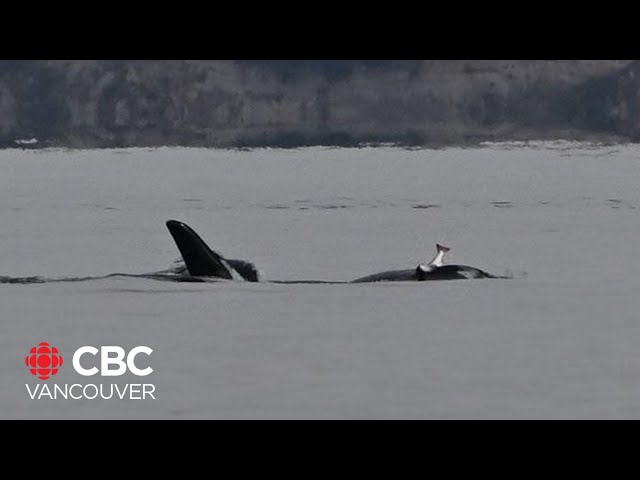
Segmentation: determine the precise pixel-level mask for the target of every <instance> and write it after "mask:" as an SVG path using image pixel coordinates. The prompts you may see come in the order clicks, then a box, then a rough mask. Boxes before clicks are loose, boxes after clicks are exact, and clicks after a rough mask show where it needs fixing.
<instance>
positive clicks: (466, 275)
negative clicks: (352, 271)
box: [351, 243, 503, 283]
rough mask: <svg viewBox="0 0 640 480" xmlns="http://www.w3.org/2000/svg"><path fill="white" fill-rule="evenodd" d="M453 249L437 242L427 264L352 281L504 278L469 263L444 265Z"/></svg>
mask: <svg viewBox="0 0 640 480" xmlns="http://www.w3.org/2000/svg"><path fill="white" fill-rule="evenodd" d="M449 250H451V249H450V248H449V247H445V246H444V245H440V244H439V243H436V255H435V257H433V259H432V260H431V261H430V262H428V263H427V264H419V265H418V266H417V267H416V268H412V269H408V270H389V271H386V272H380V273H374V274H373V275H367V276H366V277H362V278H357V279H355V280H352V282H351V283H371V282H402V281H414V282H424V281H429V280H466V279H470V278H503V277H498V276H496V275H492V274H490V273H487V272H485V271H484V270H480V269H479V268H476V267H470V266H469V265H444V255H445V254H446V253H447V252H448V251H449Z"/></svg>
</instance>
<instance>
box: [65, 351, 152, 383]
mask: <svg viewBox="0 0 640 480" xmlns="http://www.w3.org/2000/svg"><path fill="white" fill-rule="evenodd" d="M98 352H100V370H98V367H95V366H94V367H91V368H85V367H83V366H82V365H81V364H80V361H81V358H82V357H83V356H85V355H93V356H95V355H97V354H98ZM151 352H153V350H152V349H150V348H149V347H135V348H132V349H131V350H130V351H129V353H128V354H127V360H126V363H125V362H124V361H123V358H124V357H125V351H124V348H122V347H116V346H108V347H101V348H100V350H98V349H97V348H96V347H89V346H87V347H80V348H79V349H78V350H76V353H74V354H73V368H75V370H76V372H78V373H79V374H80V375H84V376H85V377H90V376H92V375H95V374H96V373H98V372H100V375H102V376H103V377H118V376H120V375H123V374H124V373H125V372H126V371H127V369H129V371H130V372H131V373H133V374H134V375H138V376H139V377H146V376H147V375H149V374H150V373H151V372H153V369H152V368H151V367H146V368H143V369H140V368H138V367H137V366H136V363H135V362H136V356H137V355H139V354H141V353H144V354H145V355H151ZM110 354H115V356H112V355H110ZM110 365H115V368H109V366H110Z"/></svg>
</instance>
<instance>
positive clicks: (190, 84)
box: [0, 60, 640, 147]
mask: <svg viewBox="0 0 640 480" xmlns="http://www.w3.org/2000/svg"><path fill="white" fill-rule="evenodd" d="M639 82H640V62H632V61H611V60H607V61H594V60H589V61H576V60H574V61H559V60H555V61H532V60H525V61H523V60H520V61H507V60H500V61H497V60H490V61H479V60H473V61H464V60H450V61H444V60H437V61H429V60H421V61H418V60H415V61H412V60H331V61H329V60H284V61H266V60H259V61H257V60H253V61H252V60H241V61H196V60H163V61H158V60H147V61H143V60H138V61H134V60H59V61H56V60H39V61H36V60H30V61H16V60H12V61H0V145H1V146H15V144H16V143H15V142H16V140H24V139H31V138H35V139H37V140H38V143H37V144H36V145H37V146H68V147H125V146H151V145H189V146H218V147H241V146H267V145H270V146H273V145H277V146H287V147H294V146H300V145H312V144H326V145H355V144H360V143H367V142H391V143H398V144H409V145H424V146H439V145H444V144H465V143H469V142H477V141H485V140H493V141H497V140H515V139H549V138H566V139H594V140H599V139H616V140H623V141H629V140H630V141H636V140H638V139H640V116H639V108H640V83H639Z"/></svg>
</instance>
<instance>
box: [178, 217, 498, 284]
mask: <svg viewBox="0 0 640 480" xmlns="http://www.w3.org/2000/svg"><path fill="white" fill-rule="evenodd" d="M167 228H168V229H169V232H170V233H171V236H172V237H173V239H174V241H175V243H176V245H177V246H178V250H180V254H181V255H182V258H183V260H184V263H185V267H186V270H187V272H188V273H189V275H190V276H191V277H214V278H221V279H226V280H245V281H248V282H259V281H262V275H261V274H260V271H259V270H258V268H257V267H256V266H255V265H254V264H253V263H251V262H247V261H246V260H232V259H226V258H224V257H223V256H222V255H220V254H219V253H217V252H215V251H213V250H212V249H211V248H209V246H208V245H207V244H206V243H205V241H204V240H202V238H200V236H199V235H198V234H197V233H196V232H195V231H194V230H193V229H192V228H191V227H190V226H188V225H187V224H186V223H183V222H180V221H178V220H169V221H167ZM449 250H451V249H450V248H448V247H445V246H444V245H440V244H436V255H435V257H433V259H432V260H431V261H430V262H428V263H426V264H419V265H418V266H417V267H416V268H412V269H407V270H390V271H386V272H380V273H374V274H372V275H367V276H365V277H361V278H357V279H355V280H351V281H348V282H328V281H320V280H296V281H286V280H273V281H271V283H287V284H291V283H305V284H309V283H312V284H316V283H330V284H346V283H373V282H398V281H417V282H422V281H429V280H463V279H471V278H505V277H497V276H495V275H492V274H490V273H487V272H485V271H483V270H480V269H479V268H475V267H470V266H468V265H445V264H444V256H445V254H446V253H447V252H448V251H449Z"/></svg>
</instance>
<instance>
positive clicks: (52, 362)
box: [24, 342, 63, 380]
mask: <svg viewBox="0 0 640 480" xmlns="http://www.w3.org/2000/svg"><path fill="white" fill-rule="evenodd" d="M62 361H63V360H62V357H61V356H60V354H59V353H58V349H57V348H56V347H52V346H50V345H49V344H48V343H47V342H40V343H39V344H38V346H37V347H33V348H32V349H31V350H29V355H27V357H26V358H25V359H24V363H25V364H26V365H27V367H29V371H30V372H31V375H35V376H36V377H38V378H39V379H40V380H47V379H48V378H49V377H50V376H51V375H55V374H56V373H58V368H59V367H61V366H62Z"/></svg>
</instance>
